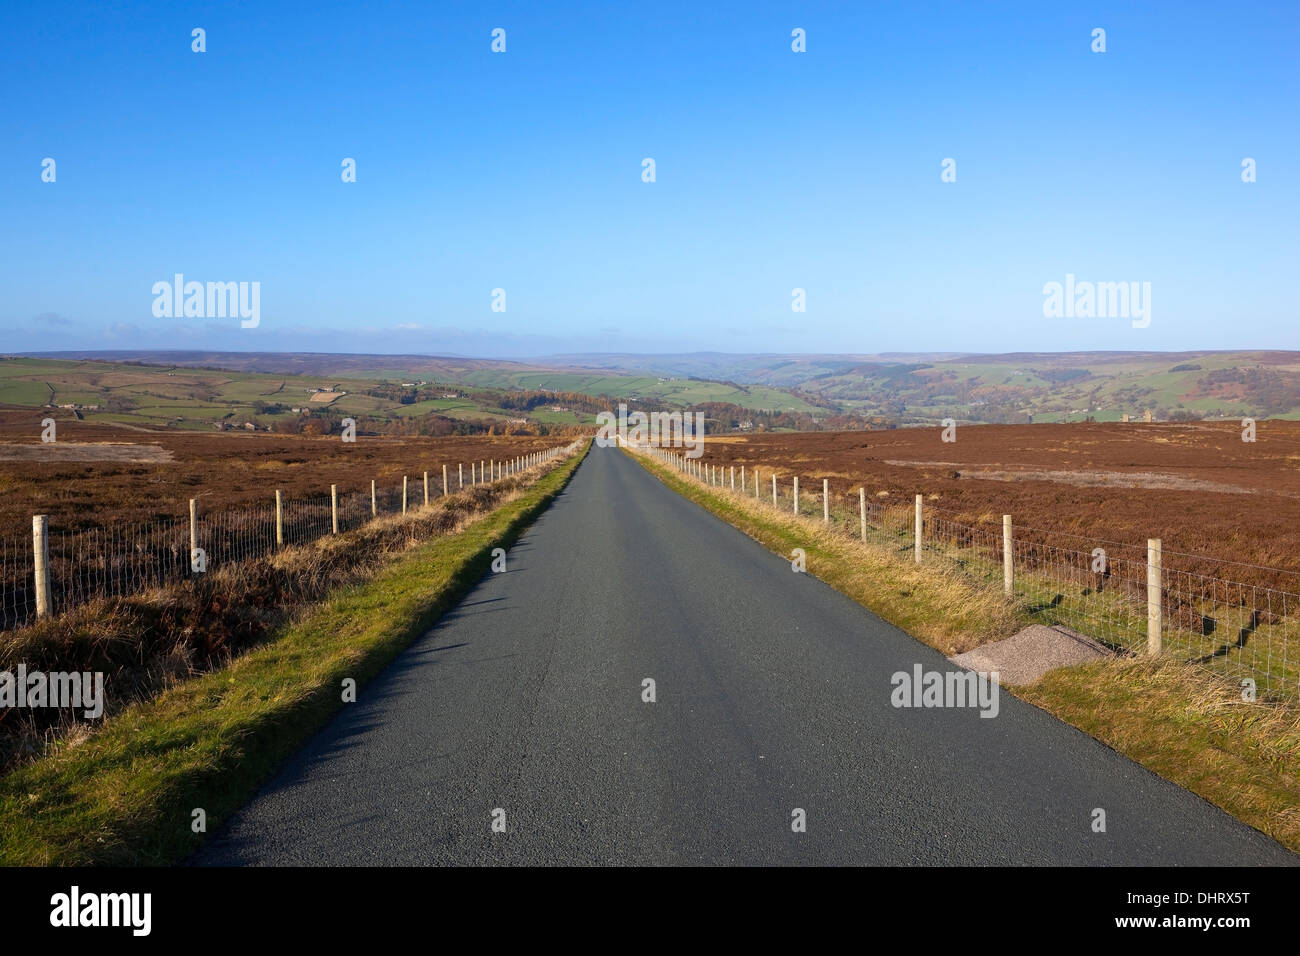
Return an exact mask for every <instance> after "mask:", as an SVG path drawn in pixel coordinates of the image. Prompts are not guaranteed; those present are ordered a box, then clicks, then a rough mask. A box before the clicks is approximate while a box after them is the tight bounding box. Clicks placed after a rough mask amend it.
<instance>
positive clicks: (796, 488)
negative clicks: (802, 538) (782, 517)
mask: <svg viewBox="0 0 1300 956" xmlns="http://www.w3.org/2000/svg"><path fill="white" fill-rule="evenodd" d="M794 513H795V514H798V513H799V476H798V475H795V476H794Z"/></svg>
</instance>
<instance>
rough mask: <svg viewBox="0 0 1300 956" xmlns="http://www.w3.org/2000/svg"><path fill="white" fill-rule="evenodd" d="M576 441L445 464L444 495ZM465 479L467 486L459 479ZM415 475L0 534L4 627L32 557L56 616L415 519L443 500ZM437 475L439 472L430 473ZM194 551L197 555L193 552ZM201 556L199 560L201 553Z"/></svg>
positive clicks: (25, 596) (17, 609) (434, 481)
mask: <svg viewBox="0 0 1300 956" xmlns="http://www.w3.org/2000/svg"><path fill="white" fill-rule="evenodd" d="M580 444H581V442H580V441H578V442H573V443H571V444H569V445H567V446H564V447H560V448H552V449H548V450H546V451H539V452H535V453H533V454H531V455H527V456H523V457H520V458H517V459H511V460H510V461H508V462H500V461H498V462H497V463H496V464H497V467H495V468H494V467H492V463H491V462H489V463H488V467H487V468H486V470H484V469H483V468H482V467H481V466H480V465H479V464H478V463H475V465H474V467H473V469H472V470H471V468H469V467H468V466H466V467H464V468H463V471H461V472H458V470H457V467H456V466H455V465H451V466H449V479H448V485H447V494H448V495H452V494H455V493H456V492H457V491H459V490H461V489H462V488H466V489H468V488H470V487H473V486H474V485H480V484H484V483H485V482H486V483H490V482H492V481H495V480H497V479H499V478H504V477H509V476H511V475H515V474H519V473H521V472H524V471H527V470H528V469H530V468H533V467H536V466H539V465H543V464H545V463H547V462H549V461H551V460H553V459H555V458H558V457H560V456H562V455H567V454H570V453H572V452H573V451H574V450H576V449H577V448H578V447H579V446H580ZM462 473H463V475H464V478H463V481H462V480H461V479H460V475H461V474H462ZM425 474H426V473H425V472H417V473H416V474H414V475H412V476H410V477H408V479H407V481H406V482H405V484H403V482H402V481H401V480H400V479H399V480H397V481H396V482H385V483H382V484H380V483H376V484H375V485H373V486H372V487H371V488H364V489H353V490H346V491H345V490H336V491H334V492H333V493H332V494H325V495H317V496H313V497H309V498H281V499H280V500H279V501H278V502H277V500H276V499H274V498H273V499H271V500H268V501H266V502H260V503H258V504H255V505H250V506H246V507H243V508H238V509H226V510H221V511H215V512H212V513H202V512H201V511H197V512H196V520H195V521H194V523H193V525H191V520H190V516H189V514H186V515H184V516H183V517H177V518H174V519H171V518H168V519H163V520H155V521H149V522H129V523H122V524H113V525H109V526H106V527H93V528H84V529H80V530H64V529H60V528H57V527H48V526H47V525H45V524H42V527H41V531H40V533H38V531H37V529H36V528H35V527H34V529H33V533H32V535H31V536H10V537H0V630H8V629H11V628H15V627H20V626H22V625H24V624H27V623H29V622H31V621H32V620H34V619H35V618H36V617H37V615H38V611H39V607H38V603H39V602H38V593H37V592H38V582H37V578H38V575H37V558H38V555H47V557H46V561H45V565H46V569H47V570H46V572H45V573H44V574H43V575H41V577H42V579H43V580H47V581H48V586H47V588H46V600H47V603H48V605H49V611H50V613H61V612H63V611H66V610H69V609H71V608H73V607H76V606H77V605H80V604H84V603H86V602H88V601H90V600H93V599H95V598H101V597H124V596H127V595H131V594H139V593H141V592H143V591H147V590H149V589H151V588H156V587H162V586H165V585H168V584H173V583H176V582H179V581H182V580H185V579H186V578H188V577H190V576H193V575H195V574H200V573H207V572H209V571H211V570H213V569H215V568H217V567H221V566H224V565H229V564H234V563H238V562H243V561H250V560H256V559H259V558H267V557H270V556H271V555H272V554H274V553H275V552H276V551H278V550H280V549H281V548H287V547H297V546H303V545H308V544H311V543H312V542H314V541H318V540H320V539H321V538H324V537H327V536H329V535H332V534H334V533H335V532H336V530H337V532H338V533H340V534H342V533H345V532H347V531H353V530H355V529H357V528H360V527H362V526H363V525H365V524H367V523H369V522H370V521H373V520H375V519H377V518H380V517H387V516H391V515H400V514H403V513H413V512H415V511H416V510H417V509H418V508H421V507H423V506H424V504H425V494H426V491H425V489H426V487H427V489H428V491H427V494H428V501H429V503H430V504H433V503H434V502H435V501H437V500H438V499H440V498H442V497H443V485H442V470H441V468H438V469H437V471H436V473H435V471H432V470H431V471H429V472H428V473H427V475H428V478H427V485H426V479H425ZM435 475H436V476H435ZM336 522H337V529H336ZM192 549H197V552H195V551H192ZM200 555H201V557H200Z"/></svg>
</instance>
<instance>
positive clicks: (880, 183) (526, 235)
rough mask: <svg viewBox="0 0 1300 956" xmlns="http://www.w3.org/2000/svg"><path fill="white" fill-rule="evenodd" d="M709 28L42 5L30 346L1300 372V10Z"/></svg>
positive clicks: (533, 7)
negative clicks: (212, 309)
mask: <svg viewBox="0 0 1300 956" xmlns="http://www.w3.org/2000/svg"><path fill="white" fill-rule="evenodd" d="M704 6H705V5H702V4H698V3H683V4H674V3H662V2H657V3H654V4H612V3H610V4H606V3H590V4H573V3H554V4H540V3H537V4H494V3H472V2H463V3H409V4H405V3H373V2H372V3H348V4H332V3H320V2H311V3H258V4H239V5H234V4H186V3H167V4H164V3H157V4H135V3H114V4H102V3H93V4H92V3H77V4H60V3H47V4H40V5H26V4H6V5H4V7H3V10H2V11H0V54H3V55H0V78H2V79H3V89H4V90H5V91H6V92H5V96H4V98H3V103H2V105H0V144H3V145H0V219H2V220H3V222H4V223H5V228H4V229H3V231H2V232H0V285H2V287H3V290H4V296H3V300H0V350H5V351H28V350H41V349H56V348H228V349H252V350H259V349H265V350H292V351H361V352H373V351H381V352H397V351H411V352H429V353H460V354H473V355H483V356H526V355H538V354H546V353H549V352H570V351H649V352H679V351H692V350H697V349H718V350H724V351H746V352H748V351H772V352H829V351H835V352H855V353H867V352H878V351H909V350H910V351H934V350H943V351H965V350H970V351H1009V350H1064V349H1085V348H1086V349H1184V348H1187V349H1191V348H1238V347H1277V348H1300V331H1298V329H1300V323H1297V322H1296V317H1297V308H1296V304H1295V297H1294V289H1295V277H1296V273H1297V268H1296V266H1297V263H1300V239H1297V232H1298V230H1297V222H1298V221H1300V215H1298V214H1300V201H1298V196H1300V168H1298V167H1300V163H1298V161H1297V157H1298V155H1300V142H1298V140H1300V132H1298V131H1300V125H1298V124H1297V103H1300V95H1298V94H1300V70H1298V69H1297V67H1296V63H1297V60H1298V59H1300V42H1298V41H1300V5H1297V4H1295V3H1277V4H1266V3H1260V4H1251V3H1245V4H1240V5H1224V4H1218V5H1210V4H1195V3H1167V4H1165V3H1159V4H1157V3H1151V4H1141V5H1139V4H1132V3H1122V4H1121V3H1113V4H1108V3H1097V4H1076V3H1043V2H1041V0H1040V2H1032V3H1023V4H1022V3H1006V4H985V3H921V2H906V3H854V4H849V3H845V4H794V3H785V4H768V3H735V4H726V5H721V4H720V5H708V6H709V9H702V7H704ZM194 27H202V28H204V29H205V30H206V34H207V36H206V40H207V51H206V52H205V53H201V54H199V53H194V52H192V51H191V30H192V29H193V28H194ZM496 27H500V28H503V29H505V30H506V44H507V46H506V52H505V53H504V54H494V53H493V52H492V51H491V49H490V44H491V35H490V34H491V31H492V30H493V28H496ZM796 27H800V28H803V29H804V30H805V31H806V33H807V52H806V53H794V52H792V51H791V48H790V44H791V36H790V34H791V30H792V29H794V28H796ZM1095 27H1102V28H1104V29H1105V30H1106V45H1107V51H1106V52H1105V53H1104V54H1098V53H1094V52H1092V50H1091V48H1090V47H1091V43H1092V38H1091V33H1092V30H1093V29H1094V28H1095ZM45 157H51V158H53V159H54V160H55V161H56V164H57V166H56V173H57V179H56V181H55V182H54V183H45V182H42V181H41V163H42V160H43V159H44V158H45ZM344 157H352V158H354V159H355V160H356V162H357V182H356V183H346V184H345V183H343V182H341V180H340V163H341V161H342V160H343V158H344ZM645 157H652V158H654V160H655V162H656V173H657V181H656V182H654V183H644V182H642V180H641V168H642V167H641V162H642V159H643V158H645ZM948 157H951V158H953V159H955V160H956V169H957V181H956V182H953V183H943V182H941V181H940V173H941V162H942V160H943V159H945V158H948ZM1245 157H1251V158H1253V159H1255V160H1256V163H1257V176H1258V181H1257V182H1255V183H1251V184H1246V183H1243V182H1242V181H1241V162H1242V159H1243V158H1245ZM177 272H180V273H183V274H184V275H185V277H186V278H187V279H188V280H197V281H202V282H206V281H257V282H260V284H261V321H260V324H259V326H258V327H257V328H256V329H242V328H240V326H239V322H238V321H237V320H229V319H205V318H188V319H186V318H171V319H158V318H155V317H154V315H153V313H152V304H153V294H152V292H151V288H152V286H153V284H154V283H155V282H157V281H160V280H166V281H170V279H171V277H172V276H173V274H175V273H177ZM1067 273H1073V274H1075V275H1076V276H1077V277H1078V278H1079V279H1081V280H1091V281H1138V282H1150V283H1151V323H1150V325H1149V327H1147V328H1141V329H1139V328H1133V327H1132V324H1131V322H1130V321H1128V320H1127V319H1123V318H1058V319H1048V318H1044V316H1043V308H1042V307H1043V298H1044V296H1043V291H1042V290H1043V285H1044V284H1045V283H1047V282H1051V281H1062V282H1063V281H1064V279H1065V276H1066V274H1067ZM796 287H799V288H803V289H805V290H806V294H807V311H806V312H805V313H802V314H800V313H795V312H793V311H792V310H791V290H792V289H793V288H796ZM494 288H503V289H505V290H506V311H505V312H504V313H501V312H493V311H492V310H491V302H492V298H491V296H492V290H493V289H494Z"/></svg>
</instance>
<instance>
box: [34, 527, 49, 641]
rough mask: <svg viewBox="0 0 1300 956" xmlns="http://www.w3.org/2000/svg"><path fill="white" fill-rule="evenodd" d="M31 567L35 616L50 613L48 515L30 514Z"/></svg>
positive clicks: (43, 615)
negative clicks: (34, 572) (34, 593)
mask: <svg viewBox="0 0 1300 956" xmlns="http://www.w3.org/2000/svg"><path fill="white" fill-rule="evenodd" d="M32 567H33V569H34V570H35V571H36V616H37V617H49V615H50V517H49V515H33V516H32Z"/></svg>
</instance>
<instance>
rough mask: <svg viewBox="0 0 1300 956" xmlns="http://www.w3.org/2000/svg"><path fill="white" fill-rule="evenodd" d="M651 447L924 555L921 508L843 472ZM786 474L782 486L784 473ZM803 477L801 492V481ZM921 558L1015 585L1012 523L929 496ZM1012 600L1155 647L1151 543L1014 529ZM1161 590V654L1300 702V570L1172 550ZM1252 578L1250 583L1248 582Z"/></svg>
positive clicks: (1107, 637)
mask: <svg viewBox="0 0 1300 956" xmlns="http://www.w3.org/2000/svg"><path fill="white" fill-rule="evenodd" d="M650 451H651V454H653V455H654V456H655V457H657V458H659V459H660V460H661V461H663V462H664V463H666V464H668V465H669V466H670V467H673V468H676V469H677V470H678V471H680V472H682V473H683V474H684V475H687V476H688V477H691V478H692V479H694V480H696V481H698V482H700V483H702V484H705V485H708V486H710V487H713V488H715V489H717V490H720V491H724V492H726V493H728V494H735V495H737V496H742V497H745V498H749V499H752V500H756V501H758V502H761V503H763V504H764V505H766V506H769V507H772V508H774V509H775V510H777V511H779V512H783V513H785V514H788V515H792V516H793V515H799V516H800V517H802V518H805V519H809V520H813V521H817V522H819V523H821V524H822V525H823V526H824V527H825V528H827V529H828V530H830V531H832V532H834V533H838V534H843V535H845V536H849V537H854V538H860V537H863V536H864V529H863V515H864V514H865V519H866V522H865V523H866V528H865V537H866V539H867V540H868V541H869V542H871V543H873V544H875V545H878V546H882V547H885V548H887V549H889V550H892V551H894V552H896V553H897V554H898V556H899V558H900V560H915V557H914V554H915V531H914V523H915V515H916V512H915V503H914V502H911V501H908V502H900V501H898V500H897V499H896V498H895V499H892V500H891V499H889V498H888V497H886V498H881V497H879V496H877V495H873V494H872V493H870V492H869V491H868V492H867V494H866V497H865V503H864V501H863V498H862V497H861V495H860V492H859V491H858V488H859V487H860V486H861V485H860V483H859V484H858V485H853V486H852V487H846V486H847V485H848V484H849V483H848V482H847V481H846V480H845V479H843V478H840V479H836V480H834V481H830V482H829V495H827V494H825V493H824V492H823V484H822V479H820V478H818V479H808V478H806V477H804V476H797V474H796V472H795V471H794V470H793V469H790V468H780V467H767V466H763V465H760V466H758V467H757V468H755V467H754V466H752V465H748V464H747V465H746V466H745V468H744V470H743V472H742V470H741V468H740V467H739V466H736V467H735V472H734V473H735V478H734V486H733V477H732V474H733V466H731V465H730V464H728V465H725V466H719V465H715V464H710V463H708V462H704V461H702V460H700V459H696V460H690V459H686V458H685V457H684V456H682V455H680V454H677V453H675V452H668V451H666V450H662V449H650ZM774 477H775V479H776V483H775V489H774V487H773V478H774ZM796 477H799V478H800V482H799V487H798V497H797V499H796V497H795V478H796ZM921 512H922V533H921V540H922V560H923V562H932V563H937V564H940V565H941V566H943V567H944V568H946V569H951V570H953V571H956V572H958V573H960V574H962V575H964V576H965V577H966V578H967V579H968V580H970V581H972V582H973V583H975V584H977V585H980V586H985V587H989V588H997V589H1002V588H1003V587H1004V576H1003V575H1004V553H1005V544H1004V539H1003V529H1002V523H1001V522H1002V518H1001V516H1000V515H999V516H996V518H997V523H996V524H994V523H992V522H974V523H972V522H971V521H970V520H969V519H965V520H963V518H962V517H961V516H958V515H956V514H955V513H952V512H949V511H947V510H945V509H942V508H939V507H936V506H934V505H933V504H931V503H929V502H925V501H923V502H922V508H921ZM1011 558H1012V568H1013V588H1012V598H1013V599H1014V600H1015V601H1016V603H1017V605H1018V606H1019V607H1020V608H1021V609H1022V610H1023V611H1025V612H1026V613H1027V614H1028V615H1029V616H1030V617H1031V618H1032V619H1034V620H1036V621H1039V622H1041V623H1044V624H1048V625H1059V626H1064V627H1068V628H1070V629H1072V630H1075V631H1078V632H1079V633H1081V634H1084V635H1086V636H1088V637H1091V638H1093V639H1094V640H1096V641H1098V642H1100V643H1102V644H1105V645H1107V646H1109V647H1111V648H1113V649H1116V650H1120V651H1127V652H1131V653H1138V654H1142V653H1146V651H1147V647H1148V637H1149V635H1148V620H1149V614H1150V611H1151V606H1150V602H1149V598H1150V594H1149V591H1148V555H1147V547H1146V546H1145V545H1137V544H1133V543H1131V542H1117V541H1109V540H1105V539H1095V538H1090V537H1087V536H1085V535H1078V534H1074V533H1071V532H1062V531H1055V530H1051V529H1043V528H1033V527H1023V528H1022V527H1016V526H1015V525H1014V522H1013V527H1012V533H1011ZM1160 564H1161V567H1160V574H1159V588H1158V600H1159V604H1158V611H1159V615H1160V623H1161V627H1160V641H1161V653H1163V654H1166V655H1171V656H1174V657H1176V658H1179V659H1181V660H1184V661H1186V662H1187V663H1190V664H1195V665H1197V666H1199V667H1203V668H1207V669H1209V670H1211V671H1213V672H1215V673H1217V674H1220V675H1223V676H1225V677H1228V678H1231V679H1234V680H1243V679H1250V680H1252V681H1254V682H1255V688H1256V691H1257V693H1258V694H1260V695H1261V696H1267V697H1272V698H1283V699H1290V700H1296V699H1300V613H1298V612H1300V573H1297V572H1292V571H1286V570H1283V569H1278V568H1268V567H1263V566H1260V565H1252V564H1245V563H1241V562H1235V561H1231V560H1225V559H1222V558H1217V557H1213V556H1209V555H1198V554H1191V553H1187V552H1179V551H1173V550H1164V549H1162V550H1161V555H1160ZM1247 578H1248V579H1249V580H1246V579H1247Z"/></svg>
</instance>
